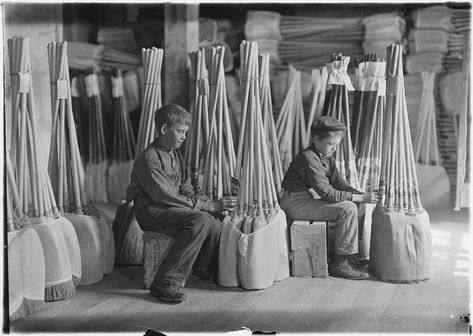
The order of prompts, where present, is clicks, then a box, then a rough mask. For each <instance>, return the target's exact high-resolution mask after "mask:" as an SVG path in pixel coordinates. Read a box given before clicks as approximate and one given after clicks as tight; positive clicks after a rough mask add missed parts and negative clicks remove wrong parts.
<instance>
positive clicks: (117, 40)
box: [97, 27, 137, 52]
mask: <svg viewBox="0 0 473 336" xmlns="http://www.w3.org/2000/svg"><path fill="white" fill-rule="evenodd" d="M97 43H99V44H102V45H104V46H106V47H107V48H110V49H116V50H120V51H129V52H133V51H135V50H136V49H137V47H136V42H135V34H134V32H133V30H131V29H130V28H122V27H103V28H100V29H99V31H98V32H97Z"/></svg>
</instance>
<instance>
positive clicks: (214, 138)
mask: <svg viewBox="0 0 473 336" xmlns="http://www.w3.org/2000/svg"><path fill="white" fill-rule="evenodd" d="M224 52H225V48H224V47H222V46H218V47H212V48H209V49H207V50H206V53H207V61H208V78H209V86H210V92H209V98H208V99H209V120H210V123H209V126H210V133H209V136H208V141H207V144H206V153H205V163H204V178H203V182H202V192H203V193H204V194H205V195H207V196H208V197H209V198H210V200H214V199H215V200H217V199H220V198H222V197H224V196H230V195H232V177H234V169H235V161H236V157H235V149H234V145H233V135H232V129H231V125H230V115H229V113H228V103H227V94H226V87H225V71H224V68H223V58H224Z"/></svg>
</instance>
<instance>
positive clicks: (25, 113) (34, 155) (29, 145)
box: [8, 37, 81, 301]
mask: <svg viewBox="0 0 473 336" xmlns="http://www.w3.org/2000/svg"><path fill="white" fill-rule="evenodd" d="M8 55H9V61H10V74H11V76H10V78H11V88H12V105H11V106H12V130H11V157H12V166H13V172H14V174H15V176H16V181H17V183H18V200H19V203H18V206H19V209H20V211H21V212H22V213H24V214H25V215H27V216H28V217H29V219H30V224H31V225H30V226H29V227H30V228H32V229H34V230H35V231H36V232H37V233H38V236H39V238H40V240H41V244H42V246H43V251H44V261H45V288H44V297H45V300H46V301H56V300H62V299H65V298H68V297H71V296H72V295H74V293H75V284H77V282H78V280H79V279H80V277H81V259H80V249H79V242H78V240H77V235H76V234H75V231H74V228H73V227H72V224H71V222H69V221H68V220H67V219H66V218H64V217H63V216H61V215H60V213H59V211H58V208H57V205H56V199H55V197H54V193H53V188H52V186H51V180H50V179H49V176H48V172H47V168H46V165H45V162H44V161H43V156H42V154H43V153H41V150H40V144H39V142H38V138H37V135H36V131H37V129H38V128H37V126H36V122H35V109H34V98H33V97H34V95H33V83H32V76H31V70H32V68H31V64H30V53H29V45H28V38H27V37H13V38H12V39H9V40H8ZM36 252H37V251H36ZM30 257H31V256H30ZM27 258H28V257H27ZM12 262H13V261H12ZM18 281H20V280H18Z"/></svg>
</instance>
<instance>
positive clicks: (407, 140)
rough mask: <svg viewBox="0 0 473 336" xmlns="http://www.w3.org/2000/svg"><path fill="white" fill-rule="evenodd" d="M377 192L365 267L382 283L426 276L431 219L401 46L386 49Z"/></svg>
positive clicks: (427, 276) (408, 280)
mask: <svg viewBox="0 0 473 336" xmlns="http://www.w3.org/2000/svg"><path fill="white" fill-rule="evenodd" d="M386 54H387V62H386V116H385V118H384V128H383V136H384V139H386V141H383V151H382V155H383V156H382V162H381V178H380V190H381V192H382V198H381V201H380V202H379V203H378V204H377V206H376V208H375V210H374V212H373V228H372V232H371V250H370V269H371V271H372V272H373V273H374V274H375V275H376V276H377V277H378V278H380V279H381V280H384V281H396V282H418V281H422V280H426V279H428V278H429V277H430V262H431V234H430V220H429V216H428V214H427V212H426V211H425V210H424V209H423V208H422V205H421V201H420V196H419V187H418V181H417V174H416V169H415V158H414V151H413V148H412V143H411V135H410V129H409V120H408V114H407V104H406V98H405V89H404V82H403V66H402V46H401V45H397V44H392V45H390V46H388V47H387V50H386Z"/></svg>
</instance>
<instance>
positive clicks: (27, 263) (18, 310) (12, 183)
mask: <svg viewBox="0 0 473 336" xmlns="http://www.w3.org/2000/svg"><path fill="white" fill-rule="evenodd" d="M5 166H6V178H7V184H6V186H7V193H6V212H7V231H8V233H7V236H8V237H7V238H8V303H9V306H8V308H9V318H10V321H13V320H17V319H20V318H22V317H25V316H27V315H29V314H32V313H35V312H36V311H38V310H40V309H41V308H42V307H43V303H44V288H45V264H44V251H43V246H42V245H41V240H40V239H39V236H38V234H37V233H36V231H35V230H33V229H31V228H29V222H28V218H27V217H25V216H24V214H23V213H22V212H21V210H20V207H19V201H20V199H19V194H18V186H17V184H16V179H15V173H14V171H13V166H12V162H11V158H10V154H9V153H8V152H7V153H6V155H5Z"/></svg>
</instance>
